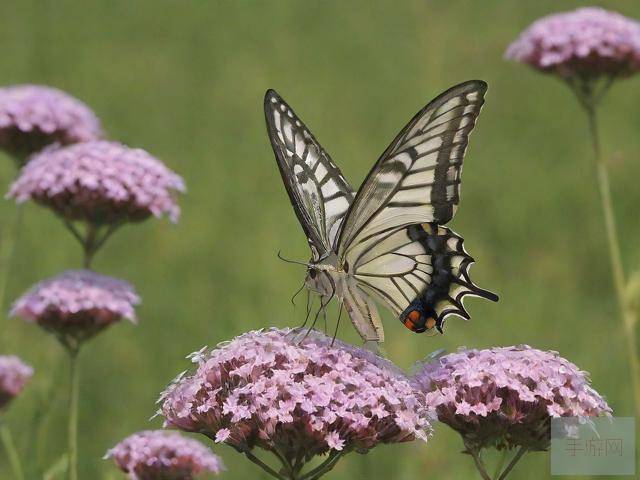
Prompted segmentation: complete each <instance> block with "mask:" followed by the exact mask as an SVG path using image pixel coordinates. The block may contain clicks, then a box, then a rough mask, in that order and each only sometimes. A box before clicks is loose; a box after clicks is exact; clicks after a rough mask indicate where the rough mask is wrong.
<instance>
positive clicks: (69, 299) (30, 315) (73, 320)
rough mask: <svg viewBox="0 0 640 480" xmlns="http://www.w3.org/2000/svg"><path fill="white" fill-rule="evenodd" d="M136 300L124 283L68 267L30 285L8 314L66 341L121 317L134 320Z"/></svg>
mask: <svg viewBox="0 0 640 480" xmlns="http://www.w3.org/2000/svg"><path fill="white" fill-rule="evenodd" d="M138 303H140V298H139V297H138V296H137V295H136V293H135V291H134V289H133V287H132V286H131V285H130V284H129V283H127V282H124V281H122V280H118V279H115V278H111V277H107V276H104V275H100V274H98V273H95V272H92V271H90V270H68V271H66V272H64V273H62V274H60V275H58V276H56V277H53V278H50V279H48V280H44V281H42V282H40V283H38V284H36V285H35V286H33V287H32V288H31V289H30V290H29V291H28V292H27V293H25V294H24V295H23V296H22V297H20V298H19V299H18V300H16V302H15V303H14V304H13V307H12V308H11V315H12V316H20V317H22V318H24V319H25V320H27V321H30V322H35V323H37V324H38V325H40V326H41V327H43V328H45V329H46V330H49V331H52V332H54V333H55V334H56V335H58V337H59V338H60V339H61V340H62V341H63V342H64V343H67V342H69V341H71V340H73V341H82V340H85V339H87V338H90V337H92V336H93V335H95V334H96V333H98V332H99V331H101V330H103V329H104V328H106V327H108V326H109V325H111V324H112V323H114V322H116V321H118V320H120V319H121V318H126V319H128V320H130V321H131V322H133V323H135V321H136V316H135V312H134V306H135V305H137V304H138Z"/></svg>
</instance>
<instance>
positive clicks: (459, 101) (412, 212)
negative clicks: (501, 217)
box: [338, 80, 487, 259]
mask: <svg viewBox="0 0 640 480" xmlns="http://www.w3.org/2000/svg"><path fill="white" fill-rule="evenodd" d="M486 89H487V84H486V83H484V82H482V81H479V80H473V81H470V82H465V83H462V84H460V85H457V86H455V87H453V88H451V89H449V90H447V91H446V92H444V93H443V94H441V95H440V96H438V97H437V98H436V99H434V100H433V101H432V102H430V103H429V104H428V105H427V106H426V107H424V108H423V109H422V110H421V111H420V112H418V113H417V114H416V115H415V116H414V117H413V119H412V120H411V121H410V122H409V124H408V125H407V126H406V127H405V128H404V129H403V130H402V131H401V132H400V134H398V136H397V137H396V138H395V139H394V141H393V142H392V143H391V145H389V147H388V148H387V150H385V152H384V153H383V154H382V156H381V157H380V159H379V160H378V162H377V163H376V164H375V165H374V167H373V169H372V170H371V172H370V173H369V175H368V176H367V178H366V180H365V182H364V184H363V185H362V187H361V188H360V190H359V191H358V193H357V195H356V198H355V199H354V201H353V203H352V205H351V207H350V209H349V212H347V215H346V218H345V220H344V222H343V226H342V229H341V233H340V237H339V242H338V250H339V251H338V255H339V257H340V258H341V259H342V258H346V257H347V252H348V250H349V249H350V248H352V246H353V245H354V244H357V243H359V242H361V241H363V239H367V238H369V237H371V236H374V235H376V234H379V233H380V232H383V231H388V230H390V229H393V228H396V227H402V226H405V227H406V226H409V225H415V224H421V223H431V222H435V223H438V224H445V223H447V222H448V221H449V220H451V218H452V217H453V215H454V213H455V208H456V207H457V205H458V203H459V200H460V195H459V185H460V181H461V169H462V159H463V156H464V153H465V150H466V148H467V143H468V138H469V133H470V132H471V130H472V129H473V127H474V126H475V122H476V118H477V117H478V114H479V113H480V109H481V108H482V104H483V103H484V93H485V92H486Z"/></svg>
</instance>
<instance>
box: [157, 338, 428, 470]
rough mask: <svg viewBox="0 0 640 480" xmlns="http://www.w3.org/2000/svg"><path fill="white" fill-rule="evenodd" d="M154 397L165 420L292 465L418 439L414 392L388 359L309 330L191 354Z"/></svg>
mask: <svg viewBox="0 0 640 480" xmlns="http://www.w3.org/2000/svg"><path fill="white" fill-rule="evenodd" d="M193 360H194V362H195V363H197V365H198V367H197V370H196V371H195V373H193V374H192V375H188V376H181V377H179V378H178V379H177V380H176V381H174V383H173V384H172V385H170V386H169V388H168V389H167V390H166V391H165V392H164V393H163V395H162V397H161V401H162V408H161V413H162V414H163V415H164V416H165V418H166V425H167V426H175V427H178V428H181V429H183V430H186V431H190V432H200V433H204V434H205V435H207V436H209V437H210V438H212V439H214V440H215V441H216V442H225V443H227V444H230V445H232V446H234V447H235V448H236V449H238V450H240V451H243V452H247V451H249V450H251V449H253V448H254V447H260V448H263V449H265V450H268V451H271V452H277V453H278V455H280V456H284V457H285V458H286V459H287V460H288V461H289V462H292V463H294V462H295V463H300V462H301V461H306V460H309V459H310V458H312V457H313V456H314V455H319V454H323V453H326V452H328V451H329V450H333V451H350V450H356V451H359V452H366V451H368V450H369V449H371V448H373V447H375V446H376V445H377V444H379V443H391V442H403V441H409V440H412V439H414V438H420V439H422V440H425V441H426V440H427V437H428V435H429V433H430V425H429V422H428V416H429V415H428V411H427V408H426V406H425V405H424V402H423V398H422V395H421V394H420V393H418V392H416V390H414V389H413V388H412V386H411V384H410V381H409V379H408V378H407V377H405V376H404V374H403V373H402V372H400V371H399V369H397V368H396V367H395V366H393V364H391V363H390V362H388V361H386V360H383V359H382V358H380V357H378V356H376V355H375V354H373V353H372V352H369V351H367V350H364V349H361V348H357V347H354V346H351V345H348V344H346V343H343V342H340V341H339V340H336V341H335V343H334V344H333V345H332V339H331V338H330V337H327V336H325V335H323V334H321V333H319V332H316V331H312V333H311V334H309V335H308V337H307V338H306V339H305V340H304V341H303V342H300V341H299V339H296V338H295V331H292V330H289V329H283V330H278V329H270V330H266V331H252V332H249V333H245V334H243V335H241V336H239V337H237V338H235V339H234V340H232V341H230V342H228V343H224V344H221V345H219V346H218V348H215V349H213V350H211V351H210V352H208V353H206V352H205V351H204V349H203V350H201V351H200V352H197V353H196V354H194V355H193Z"/></svg>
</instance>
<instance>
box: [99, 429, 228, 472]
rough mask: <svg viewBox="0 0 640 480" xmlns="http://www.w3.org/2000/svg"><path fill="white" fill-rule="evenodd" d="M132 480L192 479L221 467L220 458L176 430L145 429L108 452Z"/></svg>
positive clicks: (222, 466)
mask: <svg viewBox="0 0 640 480" xmlns="http://www.w3.org/2000/svg"><path fill="white" fill-rule="evenodd" d="M105 458H112V459H113V460H114V461H115V463H116V465H117V466H118V468H120V469H121V470H122V471H123V472H126V473H128V474H129V475H128V476H129V478H130V479H131V480H157V479H163V480H191V479H193V478H195V477H196V476H197V475H198V474H200V473H204V472H211V473H215V474H218V473H220V472H221V471H222V470H224V465H223V463H222V460H221V459H220V457H218V456H217V455H215V454H214V453H213V452H212V451H211V450H209V449H208V448H206V447H205V446H204V445H202V444H201V443H200V442H197V441H195V440H192V439H190V438H185V437H183V436H182V435H180V434H179V433H175V432H165V431H161V430H160V431H158V430H156V431H144V432H139V433H135V434H133V435H131V436H130V437H127V438H125V439H124V440H123V441H121V442H120V443H118V444H117V445H116V446H115V447H113V448H112V449H111V450H109V451H108V452H107V454H106V455H105Z"/></svg>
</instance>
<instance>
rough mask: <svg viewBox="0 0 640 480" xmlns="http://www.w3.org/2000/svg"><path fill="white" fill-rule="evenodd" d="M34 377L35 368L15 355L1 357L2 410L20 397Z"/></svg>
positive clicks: (0, 404) (0, 402)
mask: <svg viewBox="0 0 640 480" xmlns="http://www.w3.org/2000/svg"><path fill="white" fill-rule="evenodd" d="M32 375H33V368H31V367H30V366H29V365H27V364H26V363H24V362H23V361H22V360H20V359H19V358H18V357H16V356H14V355H0V410H1V409H3V408H5V407H6V406H7V405H8V404H9V402H10V401H11V400H13V398H15V397H16V396H18V395H19V394H20V392H21V391H22V389H23V388H24V386H25V384H26V383H27V382H28V381H29V379H30V378H31V377H32Z"/></svg>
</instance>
